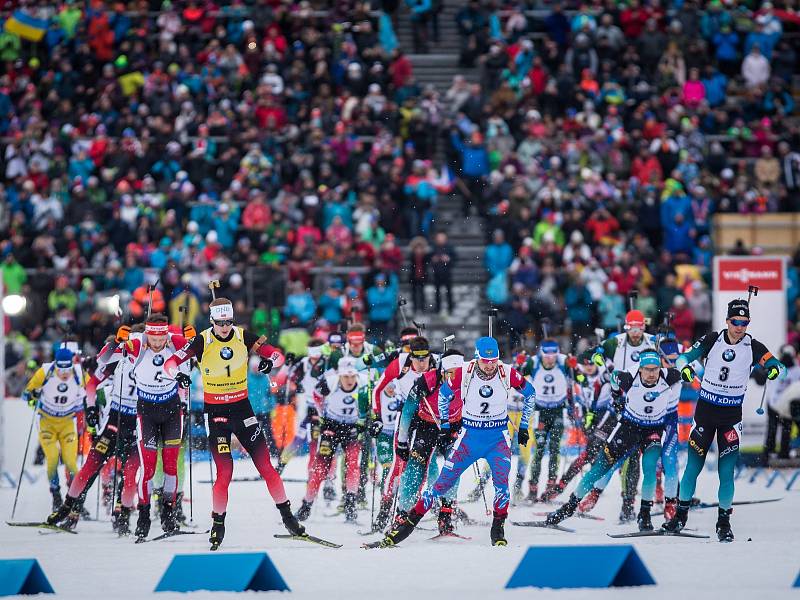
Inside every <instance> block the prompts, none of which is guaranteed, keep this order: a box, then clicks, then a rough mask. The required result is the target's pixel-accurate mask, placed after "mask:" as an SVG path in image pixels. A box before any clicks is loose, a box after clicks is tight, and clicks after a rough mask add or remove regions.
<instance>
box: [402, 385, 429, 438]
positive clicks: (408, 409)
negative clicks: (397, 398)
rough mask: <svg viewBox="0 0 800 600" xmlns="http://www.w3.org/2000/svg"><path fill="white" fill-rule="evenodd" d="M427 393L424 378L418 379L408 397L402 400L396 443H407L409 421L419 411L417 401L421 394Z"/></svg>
mask: <svg viewBox="0 0 800 600" xmlns="http://www.w3.org/2000/svg"><path fill="white" fill-rule="evenodd" d="M427 392H428V386H427V385H425V377H420V378H419V379H417V381H416V382H414V385H413V386H411V391H410V392H409V393H408V396H407V397H406V398H405V399H404V400H403V409H402V411H401V412H400V424H399V426H398V428H397V441H398V442H407V441H408V430H409V428H410V427H411V419H412V418H414V415H415V414H417V410H418V409H419V401H420V398H421V397H422V395H423V394H426V393H427Z"/></svg>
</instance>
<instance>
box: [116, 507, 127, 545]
mask: <svg viewBox="0 0 800 600" xmlns="http://www.w3.org/2000/svg"><path fill="white" fill-rule="evenodd" d="M113 527H114V530H115V531H116V532H117V535H118V536H119V537H124V536H128V535H130V534H131V509H130V508H128V507H127V506H123V507H121V508H120V509H119V512H118V513H117V514H116V515H115V517H114V521H113Z"/></svg>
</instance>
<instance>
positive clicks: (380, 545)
mask: <svg viewBox="0 0 800 600" xmlns="http://www.w3.org/2000/svg"><path fill="white" fill-rule="evenodd" d="M383 542H384V538H381V539H379V540H378V541H377V542H370V543H369V544H361V547H362V548H364V549H365V550H372V549H373V548H395V547H396V546H395V545H394V544H391V545H383Z"/></svg>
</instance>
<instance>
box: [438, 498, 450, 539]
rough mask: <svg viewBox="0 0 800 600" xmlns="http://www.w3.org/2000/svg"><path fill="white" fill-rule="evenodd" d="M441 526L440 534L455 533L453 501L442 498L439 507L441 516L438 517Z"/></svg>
mask: <svg viewBox="0 0 800 600" xmlns="http://www.w3.org/2000/svg"><path fill="white" fill-rule="evenodd" d="M436 523H437V525H438V526H439V535H449V534H451V533H453V503H452V501H450V500H445V499H444V498H442V506H441V507H440V508H439V516H438V517H437V519H436Z"/></svg>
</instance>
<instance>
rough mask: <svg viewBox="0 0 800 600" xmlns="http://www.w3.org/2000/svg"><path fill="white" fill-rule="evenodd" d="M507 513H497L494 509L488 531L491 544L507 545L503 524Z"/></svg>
mask: <svg viewBox="0 0 800 600" xmlns="http://www.w3.org/2000/svg"><path fill="white" fill-rule="evenodd" d="M506 516H507V515H499V514H498V513H497V512H496V511H495V513H494V519H492V529H491V531H489V538H490V539H491V540H492V546H508V542H507V541H506V534H505V530H504V527H503V525H505V522H506Z"/></svg>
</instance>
